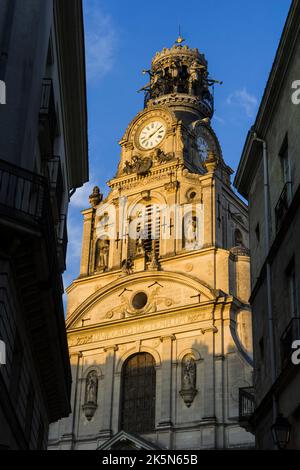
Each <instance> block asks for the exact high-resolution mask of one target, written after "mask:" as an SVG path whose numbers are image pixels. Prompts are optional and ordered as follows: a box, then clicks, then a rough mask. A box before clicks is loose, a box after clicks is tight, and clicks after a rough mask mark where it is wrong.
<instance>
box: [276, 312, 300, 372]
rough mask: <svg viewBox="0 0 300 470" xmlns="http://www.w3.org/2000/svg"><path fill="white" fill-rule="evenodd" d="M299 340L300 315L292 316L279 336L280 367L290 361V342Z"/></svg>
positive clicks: (291, 351)
mask: <svg viewBox="0 0 300 470" xmlns="http://www.w3.org/2000/svg"><path fill="white" fill-rule="evenodd" d="M297 339H298V340H300V317H295V318H293V319H292V320H291V321H290V323H289V324H288V326H287V327H286V329H285V330H284V332H283V333H282V335H281V338H280V350H281V351H280V352H281V363H282V367H283V368H284V367H286V366H287V365H288V363H289V362H291V355H292V353H293V349H292V343H293V341H294V340H297Z"/></svg>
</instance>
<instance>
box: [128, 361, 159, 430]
mask: <svg viewBox="0 0 300 470" xmlns="http://www.w3.org/2000/svg"><path fill="white" fill-rule="evenodd" d="M155 387H156V372H155V361H154V358H153V356H151V354H149V353H138V354H134V355H133V356H130V357H129V358H128V359H127V361H126V362H125V364H124V366H123V369H122V397H121V398H122V400H121V429H123V430H124V431H127V432H133V433H136V434H143V433H147V432H152V431H154V429H155Z"/></svg>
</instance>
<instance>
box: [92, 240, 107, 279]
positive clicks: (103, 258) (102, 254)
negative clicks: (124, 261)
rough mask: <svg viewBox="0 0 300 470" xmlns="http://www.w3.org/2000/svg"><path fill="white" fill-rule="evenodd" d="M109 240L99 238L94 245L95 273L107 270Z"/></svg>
mask: <svg viewBox="0 0 300 470" xmlns="http://www.w3.org/2000/svg"><path fill="white" fill-rule="evenodd" d="M108 256H109V240H106V239H103V238H100V239H99V240H97V243H96V255H95V271H106V270H107V268H108Z"/></svg>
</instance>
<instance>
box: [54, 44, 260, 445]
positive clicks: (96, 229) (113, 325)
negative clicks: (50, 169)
mask: <svg viewBox="0 0 300 470" xmlns="http://www.w3.org/2000/svg"><path fill="white" fill-rule="evenodd" d="M144 72H145V74H148V75H149V83H148V84H147V85H146V86H145V87H144V88H143V90H144V91H145V106H144V109H143V110H142V111H141V112H139V113H138V114H137V115H136V116H135V117H134V119H133V120H132V122H131V123H130V124H129V126H128V128H127V130H126V131H125V134H124V136H123V138H122V140H121V142H120V146H121V158H120V163H119V166H118V170H117V173H116V175H115V177H114V178H113V179H112V180H111V181H109V183H108V185H109V187H110V192H109V195H108V196H107V198H105V199H103V197H102V195H101V193H100V190H99V188H97V187H95V188H94V190H93V193H92V194H91V196H90V208H88V209H86V210H84V211H83V212H82V213H83V217H84V224H83V245H82V259H81V271H80V276H79V277H78V278H77V279H76V280H74V282H73V283H72V284H71V286H70V287H69V288H68V290H67V293H68V310H67V331H68V342H69V350H70V357H71V365H72V373H73V390H72V410H73V412H72V414H71V415H70V416H69V418H66V419H63V420H61V421H59V422H58V423H55V424H54V425H52V427H51V431H50V441H49V447H50V448H51V449H156V448H161V449H224V448H249V447H253V442H254V439H253V436H252V435H251V434H250V433H248V432H246V431H245V430H244V429H243V428H241V427H240V426H239V423H238V415H239V401H238V396H239V389H240V388H242V387H251V385H252V332H251V310H250V307H249V304H248V298H249V292H250V269H249V251H248V248H247V247H248V216H247V207H246V206H245V205H244V203H243V202H242V201H241V200H240V199H239V198H238V197H237V196H236V194H235V193H234V192H233V190H232V188H231V183H230V175H231V174H232V170H231V169H230V168H229V167H228V166H227V165H226V163H225V162H224V159H223V156H222V151H221V147H220V144H219V142H218V139H217V136H216V134H215V133H214V131H213V129H212V127H211V124H210V122H211V121H210V120H211V118H212V116H213V98H212V94H211V85H213V84H214V80H212V79H210V77H209V75H208V70H207V61H206V59H205V56H204V55H203V54H201V53H199V51H198V49H192V48H189V47H188V46H186V45H183V44H182V39H181V38H180V37H179V39H178V40H177V41H176V43H175V45H174V46H173V47H171V48H170V49H163V50H162V52H159V53H157V54H156V55H155V57H154V58H153V60H152V64H151V69H150V70H148V71H144Z"/></svg>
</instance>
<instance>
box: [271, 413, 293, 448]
mask: <svg viewBox="0 0 300 470" xmlns="http://www.w3.org/2000/svg"><path fill="white" fill-rule="evenodd" d="M291 428H292V426H291V424H290V422H289V420H288V419H287V418H285V417H284V416H283V414H282V413H279V414H278V416H277V418H276V421H275V423H274V424H273V425H272V426H271V431H272V437H273V441H274V444H275V445H276V446H277V447H278V449H279V450H280V449H285V448H286V446H287V445H288V443H289V440H290V436H291Z"/></svg>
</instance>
